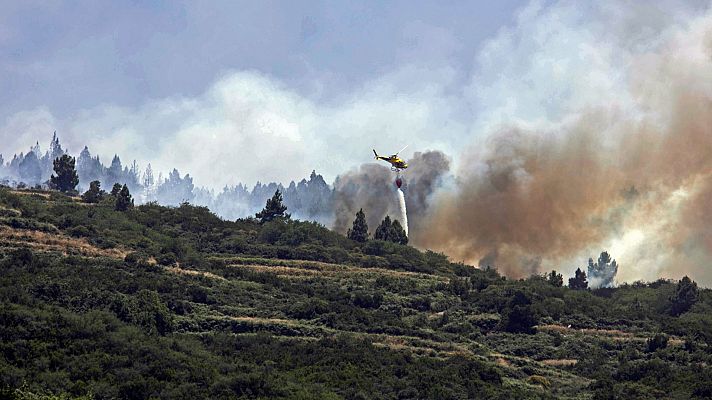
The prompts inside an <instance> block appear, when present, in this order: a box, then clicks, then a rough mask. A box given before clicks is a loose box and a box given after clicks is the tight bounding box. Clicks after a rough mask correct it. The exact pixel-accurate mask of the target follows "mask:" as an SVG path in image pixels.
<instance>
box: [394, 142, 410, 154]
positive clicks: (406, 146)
mask: <svg viewBox="0 0 712 400" xmlns="http://www.w3.org/2000/svg"><path fill="white" fill-rule="evenodd" d="M408 146H409V145H407V144H406V145H405V147H404V148H402V149H400V151H398V152H397V153H396V155H398V154H400V152H401V151H403V150H405V149H407V148H408Z"/></svg>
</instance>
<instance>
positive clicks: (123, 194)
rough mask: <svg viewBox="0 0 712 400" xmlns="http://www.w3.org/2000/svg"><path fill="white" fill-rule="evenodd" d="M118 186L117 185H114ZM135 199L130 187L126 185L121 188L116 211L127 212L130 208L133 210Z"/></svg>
mask: <svg viewBox="0 0 712 400" xmlns="http://www.w3.org/2000/svg"><path fill="white" fill-rule="evenodd" d="M114 186H116V185H114ZM133 206H134V203H133V198H131V193H129V188H128V186H126V185H124V186H122V187H121V191H120V192H119V195H118V196H117V197H116V211H126V210H128V209H129V208H133Z"/></svg>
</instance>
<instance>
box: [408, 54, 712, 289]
mask: <svg viewBox="0 0 712 400" xmlns="http://www.w3.org/2000/svg"><path fill="white" fill-rule="evenodd" d="M708 43H709V42H708ZM705 49H706V57H707V65H706V66H705V69H704V70H703V71H697V72H704V74H703V75H702V76H697V75H696V74H694V73H691V72H692V69H690V70H685V68H686V67H690V68H691V66H690V65H685V64H684V63H683V62H681V60H680V59H677V60H675V61H674V62H673V61H672V60H668V58H667V56H668V55H667V54H660V55H659V57H658V58H657V59H655V60H652V62H656V63H657V65H658V67H659V68H657V69H656V70H657V71H659V73H660V71H662V72H665V73H663V74H662V76H650V77H647V78H648V79H649V80H648V83H647V84H651V85H652V84H657V82H665V85H666V88H668V91H667V92H666V93H665V96H663V97H662V98H661V97H656V98H654V99H650V98H644V97H641V98H640V99H639V101H640V102H641V104H639V105H640V106H641V108H645V107H646V106H647V105H649V104H648V103H647V102H648V101H650V103H653V104H655V105H657V106H659V107H664V109H662V110H660V109H658V110H652V112H650V113H647V114H645V115H644V116H643V117H642V118H638V119H633V118H631V117H629V116H626V115H623V114H622V113H620V112H618V111H616V110H611V109H601V110H595V111H589V112H587V113H585V114H584V115H582V116H580V117H578V118H576V119H575V121H574V122H570V123H567V124H564V125H563V126H562V127H561V129H560V130H559V131H556V132H531V131H526V130H524V129H517V128H511V129H507V130H502V131H500V132H498V133H496V134H494V135H493V136H491V137H490V138H489V139H488V140H487V142H486V143H485V144H484V145H483V146H482V148H473V149H472V150H470V151H469V152H467V154H465V155H464V157H463V162H462V165H461V169H460V171H459V175H458V182H457V185H456V190H455V191H451V192H443V193H439V195H438V197H437V202H436V204H435V205H434V207H433V209H432V210H431V213H430V215H429V218H428V224H427V226H428V227H429V228H428V229H429V234H428V235H423V236H422V237H421V238H420V241H419V243H418V244H419V245H420V246H424V247H429V248H434V249H437V250H441V251H444V252H446V253H447V254H449V255H451V256H452V257H454V258H456V259H464V260H466V261H470V262H474V263H477V262H480V263H494V264H495V265H496V266H497V267H498V268H499V269H500V270H502V271H503V272H504V273H505V274H507V275H509V276H513V277H522V276H527V275H529V274H531V273H537V272H543V271H542V270H543V269H550V268H552V267H557V264H560V263H564V262H566V261H568V260H572V259H578V258H581V259H586V258H587V257H588V255H594V254H597V253H596V252H595V251H591V249H594V248H595V249H599V250H598V251H600V249H601V247H600V246H604V245H606V244H610V243H614V242H616V241H618V243H622V244H621V248H623V249H626V250H630V252H631V256H630V257H629V258H628V259H625V260H620V257H619V260H620V261H621V264H622V268H621V275H622V277H621V278H622V279H623V280H626V279H627V280H630V279H639V278H645V279H654V278H656V277H658V276H664V277H665V276H666V277H676V278H678V277H680V276H682V275H683V274H690V275H692V276H693V277H695V278H696V279H699V280H701V281H702V282H703V283H704V282H707V283H710V282H712V214H711V213H710V212H711V211H712V93H710V92H706V91H704V90H700V89H699V87H698V86H697V85H696V84H695V83H696V79H703V78H709V77H710V76H712V75H711V74H710V73H712V61H710V60H712V52H710V47H709V46H707V47H705ZM647 61H648V62H651V60H647ZM673 63H675V65H673ZM639 78H641V77H639ZM661 115H662V116H664V118H661ZM631 238H632V239H631ZM628 239H630V240H632V243H626V240H628ZM633 239H635V240H633ZM630 240H629V241H630ZM597 246H598V247H597ZM586 251H588V253H586ZM582 252H583V254H582ZM584 254H585V255H584ZM614 256H617V255H615V254H614ZM564 268H566V269H570V268H571V267H564ZM626 268H627V272H625V271H626Z"/></svg>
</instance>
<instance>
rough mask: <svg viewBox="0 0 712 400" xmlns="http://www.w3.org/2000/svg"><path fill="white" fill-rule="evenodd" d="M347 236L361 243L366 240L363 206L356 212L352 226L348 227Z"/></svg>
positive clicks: (366, 232) (366, 225)
mask: <svg viewBox="0 0 712 400" xmlns="http://www.w3.org/2000/svg"><path fill="white" fill-rule="evenodd" d="M347 236H348V238H349V239H351V240H355V241H357V242H361V243H363V242H365V241H367V240H368V224H367V223H366V214H364V213H363V208H362V209H360V210H358V212H357V213H356V219H354V223H353V227H352V228H351V229H349V231H348V233H347Z"/></svg>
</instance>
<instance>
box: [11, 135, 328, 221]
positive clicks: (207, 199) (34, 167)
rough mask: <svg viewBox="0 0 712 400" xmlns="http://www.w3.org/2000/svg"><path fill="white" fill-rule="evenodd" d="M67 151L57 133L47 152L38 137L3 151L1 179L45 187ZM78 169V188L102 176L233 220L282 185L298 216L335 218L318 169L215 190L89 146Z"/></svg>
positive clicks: (149, 196) (144, 196)
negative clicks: (7, 153)
mask: <svg viewBox="0 0 712 400" xmlns="http://www.w3.org/2000/svg"><path fill="white" fill-rule="evenodd" d="M64 154H69V153H68V152H67V150H65V149H63V148H62V145H61V143H60V141H59V138H58V137H57V134H56V132H55V133H54V135H53V137H52V140H51V141H50V144H49V148H48V149H47V150H45V151H44V153H43V152H42V149H41V147H40V144H39V142H37V143H36V144H35V145H34V146H32V147H31V148H30V150H29V151H28V152H27V153H20V154H15V155H13V157H12V159H11V160H10V161H7V162H6V161H5V159H4V158H3V156H2V154H0V183H1V184H3V185H5V186H10V187H39V188H46V187H47V186H48V181H49V178H50V176H51V175H52V161H53V160H54V159H56V158H58V157H61V156H62V155H64ZM69 155H71V156H74V155H73V154H69ZM76 168H77V173H78V175H79V187H78V189H79V190H80V191H83V190H86V189H88V188H89V183H90V182H91V181H95V180H98V181H100V182H101V186H102V188H104V189H107V188H109V189H110V188H111V187H112V186H113V184H114V183H120V184H125V185H127V186H128V188H129V190H130V191H131V193H132V195H133V197H134V198H135V199H136V201H137V202H138V203H149V202H158V203H159V204H162V205H168V206H177V205H179V204H181V203H185V202H188V203H191V204H194V205H200V206H206V207H208V208H210V210H212V211H213V212H215V213H216V214H218V215H219V216H221V217H222V218H224V219H227V220H234V219H237V218H244V217H248V216H251V215H254V214H255V213H256V212H257V211H259V210H260V209H261V208H262V207H263V206H264V204H265V201H266V200H267V199H268V198H270V197H271V196H272V195H273V194H274V192H275V191H276V190H280V191H281V192H282V194H283V197H284V204H285V205H286V206H287V207H288V209H289V210H290V213H291V214H292V216H293V217H294V218H298V219H303V220H310V221H316V222H319V223H322V224H325V225H328V224H331V222H332V220H333V218H334V213H333V208H334V207H333V197H334V196H333V188H332V187H330V185H329V184H327V183H326V181H325V180H324V178H323V177H322V176H321V175H319V174H317V173H316V171H312V173H311V175H310V176H309V179H306V178H305V179H302V180H301V181H299V182H294V181H292V182H290V184H289V185H288V186H287V187H285V186H284V185H282V184H281V183H276V182H270V183H261V182H257V183H256V184H255V185H254V186H253V187H252V189H249V187H248V186H247V185H245V184H242V183H240V184H238V185H235V186H225V187H224V188H223V189H222V191H219V192H216V191H214V190H211V189H208V188H205V187H196V186H195V185H194V183H193V178H192V177H191V176H190V174H185V175H183V176H181V174H180V172H178V170H177V169H175V168H174V169H173V170H172V171H171V172H170V173H168V176H163V174H162V173H158V174H157V175H156V174H155V173H154V171H153V168H152V167H151V164H150V163H149V164H148V165H147V166H146V167H145V168H139V166H138V164H137V163H136V161H133V162H132V163H131V164H130V165H124V164H123V163H122V162H121V158H119V156H118V155H114V158H113V159H112V160H111V163H110V164H109V165H108V166H106V165H104V163H103V162H102V161H101V160H100V159H99V156H92V154H91V152H90V151H89V148H88V147H87V146H85V147H84V149H83V150H82V151H81V153H80V154H79V156H77V157H76Z"/></svg>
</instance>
